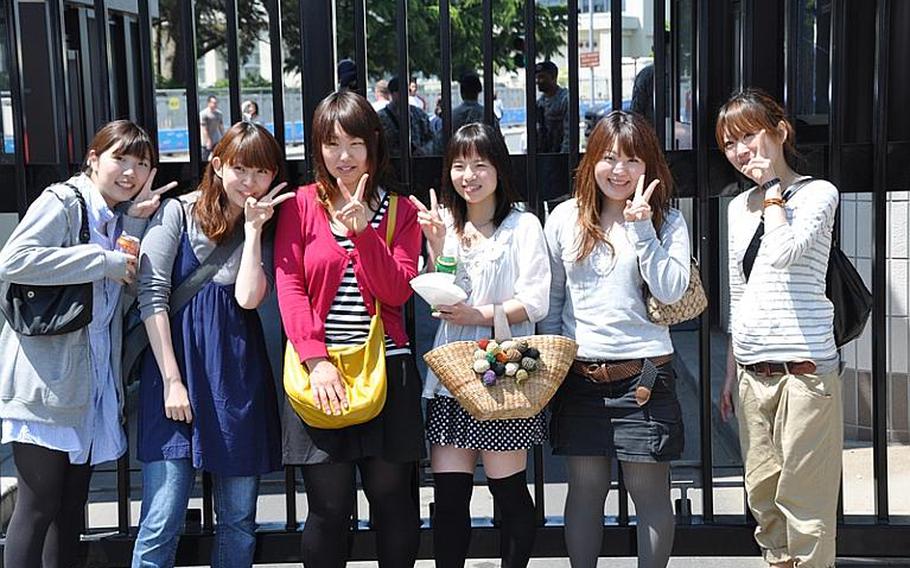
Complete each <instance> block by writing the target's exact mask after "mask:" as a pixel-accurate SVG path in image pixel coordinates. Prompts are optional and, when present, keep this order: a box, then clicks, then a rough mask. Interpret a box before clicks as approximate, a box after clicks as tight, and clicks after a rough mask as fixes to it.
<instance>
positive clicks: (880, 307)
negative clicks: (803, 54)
mask: <svg viewBox="0 0 910 568" xmlns="http://www.w3.org/2000/svg"><path fill="white" fill-rule="evenodd" d="M875 28H876V34H875V35H876V45H875V84H874V90H873V100H874V104H873V107H872V108H873V111H872V116H873V118H872V144H873V164H874V168H875V169H874V171H873V175H872V210H873V215H872V230H873V232H872V235H873V240H872V297H873V303H872V337H873V338H874V341H872V460H873V461H872V470H873V475H874V477H875V515H876V518H877V519H878V521H879V522H881V523H887V522H888V520H889V517H890V512H889V507H888V399H887V393H888V341H887V337H888V335H887V320H886V312H885V309H886V305H885V295H886V293H887V280H886V277H887V271H886V268H887V257H886V255H887V252H886V243H887V238H888V232H887V231H888V226H887V207H888V202H887V198H888V193H887V191H888V186H887V179H888V178H887V172H888V74H889V73H888V70H889V66H890V55H891V54H890V35H891V34H890V29H891V0H878V2H877V3H876V19H875Z"/></svg>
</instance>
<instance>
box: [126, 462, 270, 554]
mask: <svg viewBox="0 0 910 568" xmlns="http://www.w3.org/2000/svg"><path fill="white" fill-rule="evenodd" d="M195 480H196V470H195V469H193V464H192V462H191V461H190V460H188V459H182V460H163V461H156V462H151V463H146V464H143V467H142V513H141V515H140V518H139V534H138V535H137V537H136V547H135V548H134V549H133V568H171V567H173V566H174V557H175V556H176V554H177V543H178V541H179V539H180V532H181V531H182V530H183V524H184V519H185V516H186V509H187V505H188V503H189V499H190V491H191V490H192V489H193V483H194V482H195ZM212 481H213V484H214V497H215V516H216V522H217V524H216V526H215V545H214V547H213V548H212V560H211V562H212V566H213V568H250V566H252V564H253V552H254V551H255V550H256V498H257V496H258V493H259V476H255V475H254V476H249V477H226V476H221V475H213V476H212Z"/></svg>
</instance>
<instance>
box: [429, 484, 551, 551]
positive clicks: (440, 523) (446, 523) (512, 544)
mask: <svg viewBox="0 0 910 568" xmlns="http://www.w3.org/2000/svg"><path fill="white" fill-rule="evenodd" d="M433 478H434V484H435V488H436V490H435V492H434V497H433V499H434V501H435V510H434V512H433V557H434V558H435V559H436V568H463V566H464V560H465V556H466V555H467V552H468V545H469V544H470V541H471V513H470V504H471V493H472V491H473V489H474V476H473V475H472V474H470V473H460V472H458V473H434V474H433ZM487 486H488V488H489V489H490V493H491V494H492V495H493V501H494V503H496V506H497V507H498V508H499V512H500V514H501V516H502V568H525V567H526V566H527V565H528V560H529V559H530V558H531V549H532V547H533V546H534V536H535V533H536V531H537V527H536V525H535V519H534V502H533V501H532V500H531V494H530V493H528V486H527V485H526V481H525V472H524V470H522V471H519V472H518V473H515V474H513V475H510V476H509V477H503V478H501V479H492V478H487Z"/></svg>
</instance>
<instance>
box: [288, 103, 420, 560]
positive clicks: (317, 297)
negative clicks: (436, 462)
mask: <svg viewBox="0 0 910 568" xmlns="http://www.w3.org/2000/svg"><path fill="white" fill-rule="evenodd" d="M311 132H312V134H313V149H314V152H313V155H314V162H315V170H316V183H315V184H312V185H308V186H306V187H302V188H300V189H299V190H298V191H297V198H296V199H294V200H292V201H289V202H288V203H286V204H285V205H284V206H283V208H282V211H281V214H280V216H279V219H278V230H277V233H276V243H275V270H276V282H277V286H278V302H279V306H280V308H281V319H282V323H283V324H284V329H285V332H286V333H287V336H288V340H289V342H290V343H291V345H292V347H293V350H294V351H295V352H296V353H295V354H296V358H297V361H296V362H297V363H299V364H303V365H306V367H307V368H308V371H309V382H310V385H311V388H312V395H313V397H314V399H315V400H317V404H318V405H319V407H320V408H321V410H322V412H324V413H325V414H326V415H327V416H336V417H343V415H344V412H343V411H342V409H343V408H345V407H349V402H350V403H351V405H353V403H354V400H355V399H354V397H355V395H356V392H355V391H354V390H346V386H345V384H344V383H343V379H348V378H349V377H346V376H343V375H342V371H341V370H340V369H339V368H338V367H336V365H335V364H333V362H332V360H330V353H332V352H334V349H335V348H337V347H339V346H351V347H354V348H356V347H357V346H359V345H364V344H368V343H369V342H370V339H369V337H370V329H371V321H372V315H373V314H374V313H376V308H375V307H374V306H375V305H376V304H374V302H377V303H378V306H379V313H380V319H381V327H377V328H375V329H384V332H383V333H382V340H380V341H379V344H380V345H382V344H384V345H385V356H384V362H385V371H384V372H385V382H386V388H387V392H386V396H385V402H384V404H383V405H382V410H381V412H380V413H379V414H378V416H376V417H375V418H373V419H372V420H369V421H366V422H363V423H360V424H356V425H347V426H344V427H340V428H336V429H329V428H317V427H313V426H311V425H309V424H308V423H305V422H304V421H303V420H302V419H301V418H300V417H298V415H297V414H296V413H295V411H294V409H293V408H292V407H291V406H290V404H286V406H285V412H284V462H285V464H292V465H301V466H302V468H301V469H302V471H303V481H304V485H305V486H306V492H307V500H308V504H309V514H308V517H307V520H306V525H305V526H304V529H303V536H302V541H301V548H302V556H303V561H304V565H305V566H307V567H311V568H339V567H342V566H344V565H345V563H346V561H347V555H348V550H349V542H350V540H349V539H350V536H351V531H350V523H351V515H352V514H353V510H354V504H355V497H356V495H355V489H356V486H355V479H354V476H355V470H359V471H360V478H361V480H362V482H363V488H364V491H365V492H366V496H367V499H368V500H369V502H370V512H371V513H372V517H373V519H374V522H375V526H376V529H377V531H378V538H377V551H378V556H379V565H380V566H389V567H395V568H399V567H405V566H412V565H413V564H414V560H415V558H416V556H417V545H418V529H419V526H420V519H419V514H418V507H417V502H416V500H415V496H414V493H413V487H414V485H413V479H414V474H415V472H416V467H417V460H418V459H420V457H421V455H422V454H423V451H424V442H423V421H422V415H421V408H420V388H421V383H420V374H419V372H418V371H417V366H416V364H415V362H414V356H413V354H412V352H411V347H410V345H409V340H408V336H407V333H406V330H405V325H404V320H403V318H402V306H403V305H404V303H405V302H407V300H408V298H409V297H410V295H411V289H410V287H409V286H408V282H409V281H410V280H411V279H412V278H413V277H414V276H415V275H416V274H417V258H418V256H419V255H420V226H419V225H418V224H417V212H416V210H415V209H414V207H413V206H412V205H411V203H410V202H409V201H408V200H406V199H398V198H397V196H394V194H392V192H391V191H389V189H388V187H389V186H388V185H387V184H386V182H387V179H388V166H389V161H388V153H387V150H386V146H385V140H384V138H383V136H382V130H381V127H380V123H379V118H378V117H377V116H376V111H374V110H373V107H372V106H371V105H370V103H369V102H367V100H366V99H364V98H363V97H362V96H360V95H358V94H356V93H354V92H353V91H348V90H342V91H338V92H336V93H332V94H330V95H329V96H327V97H326V98H325V99H323V100H322V102H321V103H320V104H319V106H317V107H316V113H315V116H314V119H313V128H312V130H311ZM355 188H356V189H355ZM393 199H394V201H392V200H393ZM387 213H388V215H387ZM390 223H391V224H392V227H391V229H392V230H391V231H387V229H388V228H389V227H388V225H389V224H390ZM390 233H391V245H390V246H389V245H387V241H388V237H389V234H390ZM285 366H286V367H287V366H288V360H287V358H286V359H285ZM287 373H288V369H287V368H286V369H285V390H286V391H287V387H288V382H287V377H288V375H287Z"/></svg>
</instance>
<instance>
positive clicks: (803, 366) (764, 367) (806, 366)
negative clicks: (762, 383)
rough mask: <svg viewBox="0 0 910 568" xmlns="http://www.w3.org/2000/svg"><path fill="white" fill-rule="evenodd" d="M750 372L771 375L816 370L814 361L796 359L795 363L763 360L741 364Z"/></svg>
mask: <svg viewBox="0 0 910 568" xmlns="http://www.w3.org/2000/svg"><path fill="white" fill-rule="evenodd" d="M741 367H742V368H743V369H745V370H747V371H749V372H750V373H754V374H756V375H764V376H766V377H770V376H772V375H811V374H812V373H814V372H815V363H813V362H812V361H794V362H793V363H769V362H767V361H762V362H761V363H754V364H752V365H741Z"/></svg>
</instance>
